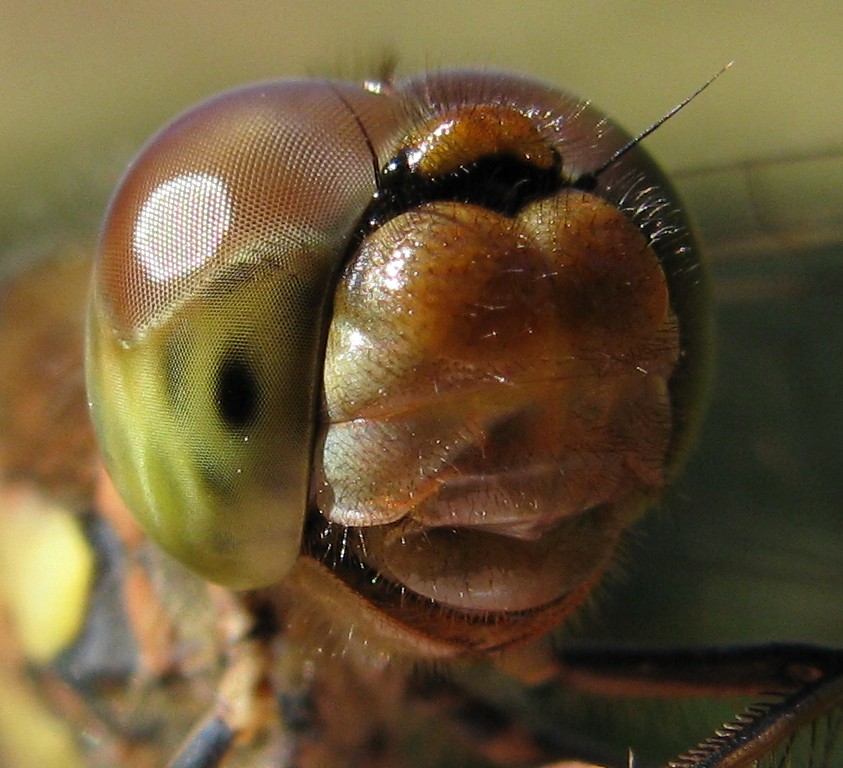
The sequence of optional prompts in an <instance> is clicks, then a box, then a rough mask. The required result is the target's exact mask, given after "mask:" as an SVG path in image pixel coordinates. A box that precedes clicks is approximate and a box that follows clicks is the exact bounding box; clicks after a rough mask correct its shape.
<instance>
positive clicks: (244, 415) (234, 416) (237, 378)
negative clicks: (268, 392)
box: [216, 350, 259, 429]
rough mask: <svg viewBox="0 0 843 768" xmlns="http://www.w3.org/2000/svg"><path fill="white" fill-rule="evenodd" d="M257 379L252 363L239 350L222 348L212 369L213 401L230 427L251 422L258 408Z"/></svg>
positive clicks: (235, 427) (237, 426) (238, 427)
mask: <svg viewBox="0 0 843 768" xmlns="http://www.w3.org/2000/svg"><path fill="white" fill-rule="evenodd" d="M258 394H259V393H258V381H257V373H256V371H255V369H254V366H252V365H251V363H250V362H249V360H248V359H247V358H246V357H245V356H244V355H243V353H242V351H241V350H229V351H228V352H226V353H225V354H224V355H223V357H222V360H221V361H220V364H219V367H218V368H217V371H216V402H217V410H218V413H219V417H220V419H222V421H223V423H224V424H225V425H226V426H228V427H230V428H232V429H241V428H243V427H248V426H250V425H251V424H253V423H254V421H255V418H256V416H257V410H258Z"/></svg>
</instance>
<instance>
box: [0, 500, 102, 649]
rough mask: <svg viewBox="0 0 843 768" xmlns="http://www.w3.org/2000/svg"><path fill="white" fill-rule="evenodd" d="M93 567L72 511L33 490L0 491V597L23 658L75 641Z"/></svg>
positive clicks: (86, 545)
mask: <svg viewBox="0 0 843 768" xmlns="http://www.w3.org/2000/svg"><path fill="white" fill-rule="evenodd" d="M93 571H94V555H93V552H92V551H91V548H90V546H89V545H88V543H87V541H86V540H85V537H84V535H83V533H82V530H81V526H80V524H79V520H78V519H77V518H76V517H75V516H74V515H73V514H71V513H70V512H69V511H68V510H66V509H64V508H62V507H61V506H59V505H57V504H55V503H54V502H52V501H50V500H48V499H46V498H45V497H43V496H42V495H41V494H39V493H38V492H37V491H35V490H32V489H21V488H17V489H14V490H12V489H7V490H5V491H4V492H3V494H2V495H0V598H2V602H3V603H4V604H5V606H6V608H7V610H8V612H9V619H10V621H11V622H12V625H13V627H14V630H15V633H16V635H17V636H18V640H19V642H20V645H21V649H22V650H23V653H24V654H25V656H26V657H27V658H28V659H30V660H31V661H34V662H38V663H44V662H48V661H50V660H51V659H52V658H54V657H55V656H56V655H57V654H58V653H60V652H61V651H62V650H63V649H64V648H66V647H67V646H68V645H69V644H70V643H71V642H72V641H73V640H74V638H75V637H76V635H77V634H78V632H79V630H80V629H81V627H82V622H83V620H84V617H85V611H86V608H87V601H88V594H89V591H90V587H91V582H92V579H93Z"/></svg>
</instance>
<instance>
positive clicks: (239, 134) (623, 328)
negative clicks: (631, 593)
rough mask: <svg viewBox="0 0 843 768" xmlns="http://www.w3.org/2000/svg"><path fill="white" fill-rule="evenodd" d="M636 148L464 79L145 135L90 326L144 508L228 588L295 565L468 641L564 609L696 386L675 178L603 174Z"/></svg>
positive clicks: (186, 555) (633, 511)
mask: <svg viewBox="0 0 843 768" xmlns="http://www.w3.org/2000/svg"><path fill="white" fill-rule="evenodd" d="M627 140H628V137H627V135H626V134H625V133H623V132H622V131H620V130H619V129H617V128H616V127H614V126H613V125H612V124H611V123H610V122H609V121H608V120H607V119H606V118H605V116H603V115H602V114H600V113H598V112H597V111H595V110H593V109H590V108H588V107H586V106H584V105H583V104H581V103H580V102H578V101H576V100H575V99H572V98H571V97H568V96H565V95H563V94H559V93H557V92H555V91H552V90H549V89H547V88H546V87H544V86H541V85H538V84H536V83H533V82H530V81H527V80H522V79H518V78H514V77H507V76H502V75H495V74H477V73H443V74H440V75H434V76H429V77H420V78H415V79H410V80H407V81H402V82H398V83H394V84H386V85H383V86H382V87H380V88H372V87H371V86H370V87H368V88H362V87H360V88H355V87H353V86H350V85H346V84H338V83H326V82H299V83H282V84H275V85H269V86H263V87H257V88H251V89H246V90H242V91H237V92H234V93H232V94H229V95H225V96H222V97H221V98H219V99H217V100H215V101H212V102H209V103H208V104H206V105H204V106H201V107H199V108H198V109H197V110H195V111H193V112H191V113H189V114H188V115H186V116H185V117H183V118H182V119H180V120H179V121H177V122H176V123H174V124H173V125H172V126H171V127H170V128H168V129H167V130H166V131H164V132H163V133H162V134H161V135H160V136H159V137H158V138H157V139H155V140H154V141H153V142H152V143H151V144H150V145H149V147H148V148H147V149H146V150H145V152H144V153H143V154H142V155H141V157H140V159H139V160H138V161H137V162H136V164H135V165H134V167H133V168H132V169H131V170H130V172H129V174H128V176H127V178H126V179H125V180H124V182H123V184H122V186H121V187H120V189H119V190H118V192H117V195H116V197H115V199H114V202H113V204H112V207H111V211H110V213H109V217H108V220H107V222H106V227H105V232H104V235H103V240H102V245H101V249H100V254H99V260H98V263H97V267H96V272H95V277H94V291H93V300H92V308H91V322H90V341H89V381H90V389H91V400H92V403H93V410H94V416H95V422H96V424H97V429H98V432H99V435H100V439H101V442H102V445H103V449H104V455H105V459H106V462H107V465H108V467H109V469H110V472H111V474H112V476H113V478H114V480H115V482H116V484H117V486H118V488H119V489H120V490H121V492H122V494H123V496H124V498H125V500H126V502H127V504H128V505H129V507H130V508H131V509H132V510H133V511H134V513H135V514H136V515H137V516H138V518H139V519H140V521H141V523H142V524H143V525H144V527H145V528H146V529H147V530H148V531H149V532H150V533H151V534H152V535H153V536H154V537H155V538H156V539H158V540H159V541H160V543H161V544H162V545H163V546H164V547H165V548H166V549H168V550H169V551H170V552H172V553H173V554H175V555H176V556H177V557H179V558H180V559H182V560H183V561H184V562H185V563H187V564H188V565H189V566H191V567H192V568H194V569H195V570H197V571H199V572H200V573H202V574H204V575H205V576H207V577H208V578H210V579H212V580H214V581H219V582H222V583H225V584H228V585H231V586H235V587H254V586H260V585H265V584H269V583H271V582H273V581H276V580H279V579H281V578H282V577H284V575H285V574H287V573H288V571H289V570H290V568H291V566H292V565H293V563H294V562H297V563H299V564H300V567H299V568H296V569H294V574H293V575H292V576H291V580H290V583H291V585H292V586H294V587H295V585H296V584H298V586H299V587H302V588H303V590H304V592H305V593H307V594H308V595H309V596H310V597H312V598H313V599H315V600H317V601H318V600H319V599H320V594H322V595H326V594H327V595H328V597H327V598H326V600H327V606H328V611H329V612H330V613H331V615H332V617H334V618H336V620H337V621H340V622H341V621H344V620H345V618H347V620H348V622H357V623H358V624H359V623H360V622H361V621H362V618H361V606H363V607H366V609H367V611H368V609H370V608H375V609H376V610H375V612H376V613H377V614H378V615H381V616H383V615H385V616H386V617H387V618H386V619H385V621H386V622H387V624H388V625H389V627H390V632H392V631H394V628H395V627H396V626H401V627H405V628H406V627H409V628H410V629H411V631H415V632H417V633H418V634H420V635H423V636H424V637H425V638H428V639H430V638H431V637H436V638H438V639H439V640H443V638H444V642H446V644H449V646H450V647H453V646H455V647H457V648H496V647H501V646H504V645H507V644H510V643H513V642H517V641H520V640H523V639H524V638H526V637H529V636H532V635H535V634H538V633H540V632H542V631H544V630H545V629H547V628H548V627H549V626H551V625H552V624H554V623H556V622H557V621H558V620H559V619H560V618H561V617H563V616H564V615H565V614H566V613H567V612H569V611H570V610H572V608H573V607H574V606H575V605H576V604H577V603H578V602H580V601H581V600H582V599H583V597H584V596H585V594H587V592H588V590H589V589H590V588H591V587H592V586H593V584H594V583H595V581H596V580H597V579H598V578H599V576H600V575H601V573H602V572H603V571H604V570H605V568H606V566H607V564H608V563H609V561H610V559H611V556H612V553H613V551H614V549H615V546H616V543H617V540H618V538H619V536H620V535H621V534H622V532H623V531H624V530H625V529H626V528H627V527H628V526H629V525H630V523H631V522H632V521H633V520H634V519H635V518H636V517H637V516H638V514H639V513H640V512H641V510H642V509H643V507H644V506H645V505H646V504H647V503H648V502H650V501H651V500H652V499H653V498H655V497H657V496H658V495H659V494H660V492H661V491H662V489H663V487H664V485H665V483H666V482H667V481H668V480H669V478H670V476H671V473H672V472H673V470H674V468H675V467H676V465H677V463H678V461H679V458H680V457H681V455H682V452H683V448H684V446H685V445H686V443H687V436H688V434H689V431H690V430H689V424H690V423H691V421H692V414H693V413H694V411H695V408H696V403H697V400H698V394H699V391H698V390H699V386H698V382H699V381H700V380H701V379H702V376H701V373H700V367H701V365H702V360H703V358H704V355H703V354H702V348H703V343H704V338H703V337H704V330H705V313H704V306H703V305H704V299H703V294H704V291H703V289H702V278H701V275H700V265H699V260H698V256H697V254H696V251H695V249H694V247H693V242H692V239H691V236H690V234H689V232H688V229H687V226H686V224H685V221H684V218H683V215H682V213H681V211H680V209H679V206H678V204H677V203H676V201H675V199H674V196H673V193H672V191H671V189H670V188H669V186H668V185H667V184H666V182H665V180H664V179H663V177H662V176H661V175H660V174H659V172H658V171H657V170H656V169H655V167H654V166H653V165H652V163H651V162H650V161H649V160H648V159H647V157H646V155H645V154H644V153H643V151H642V150H641V149H640V147H635V148H634V149H633V150H632V151H630V152H628V153H626V154H625V155H624V156H623V157H622V158H621V159H620V160H618V161H617V162H614V163H613V164H611V165H610V166H609V167H608V168H604V169H603V170H601V171H600V172H599V173H596V174H595V173H594V172H595V171H596V170H597V169H600V168H602V167H603V166H604V164H605V163H606V161H607V159H608V158H610V157H611V156H612V155H613V153H614V152H615V151H616V150H617V149H618V148H620V147H621V146H623V145H624V144H625V143H626V142H627ZM317 583H321V584H323V586H324V587H325V588H324V589H321V588H318V587H316V586H314V585H315V584H317ZM294 591H295V590H294ZM299 591H301V590H299ZM342 595H345V596H346V597H347V598H348V599H347V600H344V599H343V598H342ZM342 605H346V606H347V608H348V613H349V615H348V617H345V618H343V617H342V616H341V615H340V614H341V613H342V611H341V609H340V606H342ZM367 611H363V613H366V612H367Z"/></svg>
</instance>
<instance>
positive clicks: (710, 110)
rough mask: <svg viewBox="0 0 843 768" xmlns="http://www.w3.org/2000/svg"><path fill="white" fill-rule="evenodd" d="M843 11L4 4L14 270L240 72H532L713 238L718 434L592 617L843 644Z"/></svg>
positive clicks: (673, 633) (72, 230) (7, 182)
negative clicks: (678, 198) (623, 139)
mask: <svg viewBox="0 0 843 768" xmlns="http://www.w3.org/2000/svg"><path fill="white" fill-rule="evenodd" d="M841 40H843V8H841V6H840V5H839V4H838V3H835V2H805V3H801V4H798V5H797V4H786V3H764V4H760V3H758V4H749V3H745V4H742V5H737V4H733V3H727V2H708V3H666V2H648V3H634V2H623V1H621V0H616V1H614V2H594V3H591V2H589V3H587V2H560V1H557V2H553V1H552V0H547V1H544V2H530V1H529V0H528V1H527V2H521V3H514V2H511V0H508V1H507V2H500V1H498V0H494V1H493V2H471V1H467V2H463V3H459V4H458V3H454V2H453V0H450V1H449V2H403V1H393V2H386V1H380V2H379V1H377V0H360V2H350V3H339V2H329V1H328V0H311V1H310V2H308V3H306V4H301V5H294V4H293V3H292V2H283V1H282V0H275V1H274V2H252V3H241V2H233V1H228V2H226V1H223V0H214V1H212V2H206V3H204V4H202V5H201V6H200V5H198V4H196V3H192V2H187V1H186V0H147V1H146V2H144V3H135V4H131V3H108V2H75V3H66V2H58V1H57V0H52V1H51V2H46V1H45V2H38V3H12V2H9V0H5V2H3V4H2V23H0V73H1V74H0V141H2V146H3V148H4V150H3V152H2V153H0V260H2V261H0V273H2V270H4V269H10V268H12V267H14V265H16V264H17V263H19V262H21V261H22V260H26V259H30V258H37V256H38V255H39V254H41V253H43V252H46V251H47V250H49V249H50V247H51V246H52V245H53V244H55V243H57V242H61V241H62V240H64V239H66V238H68V237H70V238H83V239H87V240H92V239H93V238H94V237H95V234H96V228H97V222H98V219H99V217H100V216H101V213H102V210H103V208H104V205H105V203H106V200H107V197H108V194H109V191H110V189H111V188H112V187H113V185H114V183H115V182H116V179H117V177H118V176H119V174H120V172H121V170H122V169H123V168H124V167H125V164H126V163H127V162H128V160H129V159H130V158H131V156H132V155H133V154H134V152H135V151H136V150H137V148H138V147H139V145H140V144H141V143H142V142H143V141H144V140H145V139H146V138H147V137H148V136H149V135H150V134H151V133H152V132H153V131H155V130H156V129H157V128H158V127H159V126H160V125H161V124H163V123H164V122H165V121H167V120H169V119H170V118H171V117H172V116H173V115H174V114H176V113H177V112H180V111H182V110H183V109H185V108H187V107H188V106H190V105H191V104H192V103H194V102H196V101H198V100H200V99H203V98H205V97H207V96H209V95H211V94H213V93H215V92H217V91H219V90H222V89H224V88H228V87H231V86H234V85H237V84H240V83H243V82H247V81H254V80H261V79H271V78H279V77H289V76H300V75H306V74H320V75H324V74H328V75H334V74H336V75H338V76H343V75H347V76H361V75H363V74H366V73H367V72H371V71H373V70H375V69H376V67H377V65H378V63H379V62H380V61H381V60H382V59H383V57H384V56H385V55H387V54H394V55H396V56H397V58H398V64H399V74H400V73H409V72H413V71H416V70H419V69H430V68H434V69H435V68H440V67H453V66H468V67H484V68H503V69H510V70H515V71H518V72H522V73H525V74H530V75H534V76H536V77H538V78H541V79H543V80H546V81H548V82H550V83H553V84H556V85H558V86H560V87H563V88H566V89H569V90H571V91H573V92H574V93H577V94H579V95H581V96H583V97H587V98H589V99H591V100H592V101H593V102H594V103H595V104H597V105H598V106H600V107H601V108H603V109H604V110H605V111H607V112H608V113H609V114H610V115H612V116H614V117H615V118H616V119H617V121H618V122H620V123H621V124H622V125H624V126H626V127H627V128H628V129H630V130H633V131H636V130H639V129H641V128H643V127H645V126H647V125H648V124H650V123H651V122H652V121H653V120H654V119H656V118H657V117H658V116H660V115H661V114H663V113H664V112H665V111H666V110H667V109H669V108H670V107H671V106H672V105H674V104H675V103H676V102H678V101H679V100H681V99H682V98H683V97H684V96H686V95H688V94H689V93H691V92H692V91H693V90H694V89H695V88H696V87H697V86H698V85H700V84H701V83H702V82H704V81H705V80H706V79H707V78H708V77H709V76H710V75H711V74H713V73H714V72H715V71H717V70H718V69H719V68H720V67H721V66H722V65H723V64H724V63H726V62H727V61H729V60H732V59H734V60H735V61H736V64H735V66H734V67H733V68H732V69H731V70H730V71H729V72H728V73H727V74H726V75H724V76H723V77H722V78H721V79H720V80H719V81H718V82H717V83H716V84H715V85H714V86H713V87H712V88H711V89H709V90H708V91H707V92H706V93H705V94H704V95H703V96H701V97H700V98H699V99H697V100H696V101H695V102H694V103H693V104H692V105H691V106H690V107H689V108H687V109H686V110H685V111H684V112H682V113H681V114H680V115H679V116H678V117H676V118H674V119H673V120H671V121H670V122H669V123H668V124H667V125H665V126H663V127H662V128H660V129H659V130H658V131H657V132H656V134H655V135H653V136H652V137H650V138H648V139H647V142H646V145H647V147H648V148H649V150H650V151H651V152H652V154H653V155H654V156H655V157H656V158H657V159H658V160H659V161H660V162H661V164H662V165H663V167H664V168H665V170H667V171H668V173H670V174H672V175H673V176H674V178H675V180H676V182H677V184H678V186H679V188H680V190H681V191H682V193H683V195H684V197H685V198H686V202H687V204H688V207H689V208H690V210H691V213H692V215H693V216H694V217H695V219H696V221H697V223H698V226H699V230H700V234H701V238H702V242H703V247H704V249H705V251H706V252H707V254H708V255H709V257H710V261H711V267H712V274H713V288H714V296H715V302H716V306H717V320H718V351H717V371H716V374H715V377H714V381H713V386H712V395H711V405H710V413H709V418H708V420H707V422H706V427H705V428H704V430H703V433H702V443H701V446H700V448H699V450H698V451H697V452H696V453H695V454H694V455H693V456H692V458H691V460H690V462H689V466H688V470H687V472H686V475H685V478H684V479H683V481H682V482H681V483H680V484H679V485H678V486H677V487H676V488H675V489H674V490H673V491H672V493H671V494H670V496H669V498H668V499H667V501H666V502H665V504H664V507H663V509H662V510H660V511H657V512H656V513H655V514H653V515H652V516H651V518H650V519H649V521H648V523H647V524H646V525H645V526H644V528H643V529H642V532H641V535H639V536H637V537H636V538H635V539H634V541H632V542H631V543H630V546H629V547H628V552H627V555H626V557H625V562H624V565H623V568H622V569H621V571H620V573H619V575H618V577H617V578H615V579H613V582H612V584H611V585H610V586H609V588H607V589H606V590H605V593H604V595H603V598H602V600H601V601H600V602H599V604H598V606H597V608H596V609H595V610H594V611H593V612H591V613H590V614H589V616H588V618H587V620H586V621H585V622H584V627H583V628H582V630H581V631H582V632H583V633H585V632H586V631H587V632H589V633H592V634H602V635H604V636H609V637H613V638H616V639H620V640H624V641H629V642H634V641H636V640H646V641H648V642H665V643H667V642H671V641H681V642H686V643H687V642H695V643H708V642H748V641H764V640H770V639H782V640H784V639H791V640H805V641H813V642H824V643H837V644H843V519H842V518H843V516H841V507H843V504H841V493H840V491H841V477H843V450H841V439H843V397H841V381H843V193H841V189H843V90H842V89H841V87H840V78H841V73H843V47H841V43H840V41H841Z"/></svg>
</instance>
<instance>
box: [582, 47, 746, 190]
mask: <svg viewBox="0 0 843 768" xmlns="http://www.w3.org/2000/svg"><path fill="white" fill-rule="evenodd" d="M734 63H735V62H734V61H730V62H729V63H728V64H726V65H725V66H723V67H721V68H720V71H719V72H717V73H716V74H714V75H712V76H711V77H710V78H708V80H706V82H704V83H703V84H702V85H701V86H700V87H699V88H697V90H696V91H694V92H693V93H692V94H691V95H690V96H688V97H686V98H684V99H683V100H682V101H680V102H679V103H678V104H677V105H676V106H675V107H673V109H671V110H670V111H669V112H668V113H667V114H665V115H662V116H661V117H660V118H659V119H658V120H656V122H655V123H653V124H652V125H651V126H650V127H649V128H645V129H644V130H643V131H641V133H639V134H638V135H637V136H636V137H635V138H634V139H630V140H629V141H628V142H627V143H626V144H624V146H622V147H621V148H620V149H619V150H617V152H615V154H613V155H612V156H611V157H610V158H609V159H608V160H607V161H606V162H605V163H603V165H601V166H600V167H599V168H597V170H595V171H591V172H589V173H587V174H585V177H584V178H586V179H588V180H589V181H590V182H594V181H595V180H596V179H597V177H598V176H600V174H601V173H603V172H604V171H606V170H607V169H608V168H609V167H611V166H612V165H614V164H615V163H616V162H617V161H618V160H620V159H621V158H622V157H623V156H624V155H625V154H626V153H627V152H629V150H630V149H632V148H633V147H635V146H637V145H638V144H640V143H641V142H642V141H643V140H644V139H646V138H647V137H648V136H649V135H650V134H651V133H652V132H653V131H655V130H656V128H658V127H659V126H660V125H662V124H663V123H664V122H665V121H667V120H670V118H671V117H673V116H674V115H675V114H676V113H677V112H678V111H679V110H680V109H682V108H683V107H685V106H687V105H688V104H690V103H691V102H692V101H693V100H694V99H695V98H697V96H699V95H700V94H701V93H702V92H703V91H704V90H705V89H706V88H708V86H709V85H711V84H712V83H713V82H714V81H715V80H716V79H717V78H718V77H720V75H722V74H723V73H724V72H725V71H726V70H727V69H729V67H731V66H732V64H734ZM580 181H581V179H580V180H578V181H577V186H579V185H580Z"/></svg>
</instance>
